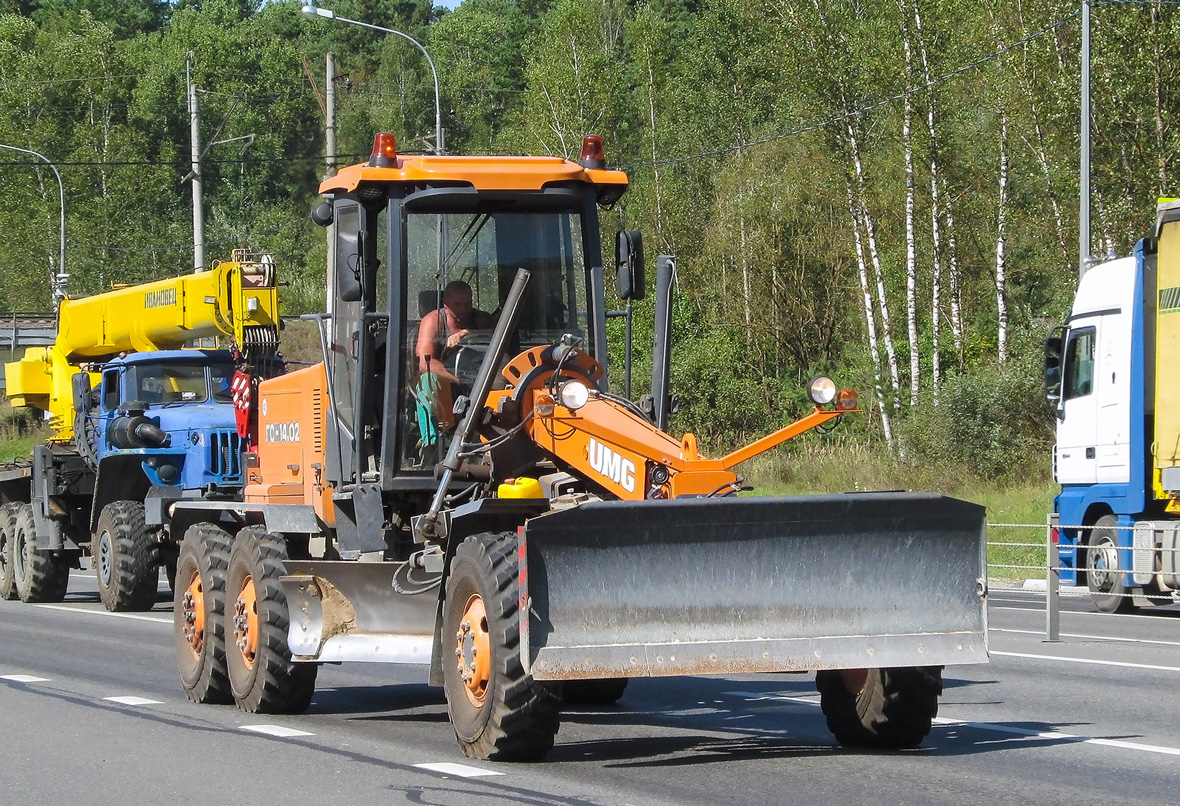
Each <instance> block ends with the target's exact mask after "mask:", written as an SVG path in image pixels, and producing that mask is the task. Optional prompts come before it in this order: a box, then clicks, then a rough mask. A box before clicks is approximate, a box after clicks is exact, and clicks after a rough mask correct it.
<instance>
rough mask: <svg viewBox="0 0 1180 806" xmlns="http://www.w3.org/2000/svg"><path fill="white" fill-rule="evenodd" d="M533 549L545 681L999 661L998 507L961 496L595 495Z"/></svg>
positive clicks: (525, 552) (528, 576)
mask: <svg viewBox="0 0 1180 806" xmlns="http://www.w3.org/2000/svg"><path fill="white" fill-rule="evenodd" d="M521 554H522V559H523V560H524V561H523V562H522V563H521V570H520V582H521V601H522V603H524V604H525V606H524V607H522V608H521V629H522V633H524V635H522V646H524V647H527V652H526V659H525V661H526V664H527V665H528V667H529V670H530V671H531V673H532V675H533V677H535V678H536V679H539V680H572V679H583V678H605V677H637V676H663V675H679V674H731V673H745V672H773V671H804V670H812V669H841V668H877V667H896V666H935V665H945V664H962V663H980V662H986V661H987V620H986V593H987V582H986V573H985V570H986V561H985V535H984V509H983V507H980V506H977V505H975V504H970V503H967V502H965V501H959V500H956V499H953V498H946V497H943V496H939V495H933V494H927V493H876V494H873V493H870V494H849V495H827V496H806V497H786V498H721V499H717V498H698V499H687V500H686V499H678V500H673V501H644V502H621V501H610V502H606V501H603V502H592V503H588V504H583V505H581V506H578V507H574V508H572V509H567V510H562V511H556V512H552V513H548V514H546V515H543V516H541V517H538V518H534V519H532V520H530V521H529V523H528V526H527V529H526V536H525V538H524V543H523V544H522V547H521Z"/></svg>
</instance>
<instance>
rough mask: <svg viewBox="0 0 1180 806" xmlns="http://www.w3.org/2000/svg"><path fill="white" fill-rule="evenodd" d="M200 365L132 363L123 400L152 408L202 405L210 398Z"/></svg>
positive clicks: (202, 367) (203, 371)
mask: <svg viewBox="0 0 1180 806" xmlns="http://www.w3.org/2000/svg"><path fill="white" fill-rule="evenodd" d="M205 369H206V368H205V366H204V365H203V364H133V365H132V366H131V367H129V368H128V370H127V389H126V395H125V399H127V400H142V401H143V402H145V403H149V404H152V405H167V404H169V403H203V402H205V400H207V399H208V397H209V392H208V383H207V381H206V379H205Z"/></svg>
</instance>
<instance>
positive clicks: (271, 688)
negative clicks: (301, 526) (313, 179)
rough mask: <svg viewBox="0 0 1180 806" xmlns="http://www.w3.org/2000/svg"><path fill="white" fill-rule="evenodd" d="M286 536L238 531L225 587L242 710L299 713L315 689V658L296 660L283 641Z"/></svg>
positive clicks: (232, 673)
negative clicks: (283, 582)
mask: <svg viewBox="0 0 1180 806" xmlns="http://www.w3.org/2000/svg"><path fill="white" fill-rule="evenodd" d="M286 559H287V544H286V541H285V540H284V539H283V538H282V537H281V536H279V535H275V534H268V533H267V532H266V530H265V529H264V528H262V527H249V528H246V529H243V530H242V531H240V532H238V536H237V537H235V538H234V545H233V549H232V551H231V552H230V555H229V575H228V581H227V587H226V591H227V594H226V611H225V635H226V665H227V668H228V670H229V681H230V691H231V693H232V694H233V697H234V702H235V703H237V706H238V707H239V708H241V709H242V710H243V711H247V712H249V713H262V714H300V713H303V712H304V711H306V710H307V707H308V706H309V705H311V698H312V695H313V694H315V680H316V673H317V672H318V671H319V666H318V665H317V664H314V663H295V662H293V661H292V660H291V650H290V647H289V646H288V644H287V625H288V623H289V621H290V618H289V615H288V612H287V596H286V594H285V593H284V592H283V586H282V584H281V583H280V581H279V580H280V579H281V578H282V576H283V574H284V573H285V572H284V570H283V561H284V560H286Z"/></svg>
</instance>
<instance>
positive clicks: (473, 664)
mask: <svg viewBox="0 0 1180 806" xmlns="http://www.w3.org/2000/svg"><path fill="white" fill-rule="evenodd" d="M516 552H517V547H516V536H515V535H514V534H513V533H512V532H504V533H501V534H490V533H488V534H478V535H472V536H471V537H468V538H467V539H466V540H464V541H463V542H462V543H461V544H459V547H458V548H457V549H456V550H455V556H454V558H453V559H452V560H451V570H450V575H449V576H448V578H447V588H446V600H445V601H444V602H443V629H442V649H443V664H442V665H443V686H444V688H445V691H446V697H447V712H448V713H449V714H450V717H451V725H452V726H453V727H454V729H455V737H456V738H457V739H458V740H459V746H460V747H462V748H463V752H464V753H465V754H467V755H468V756H470V757H471V758H481V759H492V760H495V761H534V760H537V759H540V758H542V757H543V756H544V755H545V754H546V753H547V752H549V750H550V748H552V747H553V740H554V737H556V735H557V730H558V727H559V726H560V711H559V705H560V701H559V699H558V698H557V696H555V695H554V694H553V693H552V692H551V691H550V690H549V688H547V687H546V686H544V685H542V684H540V683H538V682H536V681H535V680H533V678H532V675H528V674H525V671H524V666H523V665H522V663H521V658H520V652H521V646H520V624H519V622H518V611H517V582H516V580H517V566H516ZM452 651H453V653H454V655H455V657H456V661H451V660H450V659H449V658H450V656H451V654H452Z"/></svg>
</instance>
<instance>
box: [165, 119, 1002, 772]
mask: <svg viewBox="0 0 1180 806" xmlns="http://www.w3.org/2000/svg"><path fill="white" fill-rule="evenodd" d="M627 185H628V179H627V176H626V175H625V174H623V173H621V172H619V171H612V170H607V169H606V167H605V160H604V157H603V153H602V147H601V140H600V139H598V138H593V137H590V138H587V139H586V142H585V144H584V147H583V151H582V155H581V159H580V160H579V161H577V162H574V161H570V160H564V159H560V158H546V157H459V156H407V155H401V154H398V153H397V152H396V149H395V145H394V143H393V139H392V137H390V136H389V135H378V137H377V139H376V142H375V144H374V149H373V153H372V156H371V157H370V159H369V161H368V162H367V163H365V164H362V165H355V166H352V167H349V168H346V169H344V170H342V171H341V172H340V173H339V174H338V175H336V176H334V177H332V178H330V179H328V180H326V181H325V182H324V183H323V185H322V186H321V191H322V192H323V193H324V194H325V196H326V197H327V199H328V201H327V202H325V203H322V204H321V205H319V206H318V207H317V208H316V210H315V212H314V213H313V218H314V219H315V220H316V221H317V223H320V224H322V225H325V226H329V227H331V229H330V230H329V231H330V232H331V236H330V244H331V246H330V249H329V281H330V289H329V300H330V305H331V310H330V313H328V314H318V315H315V316H314V317H313V318H314V319H316V320H317V321H318V322H319V326H320V332H321V336H322V343H323V362H322V363H320V364H317V365H315V366H312V367H309V368H307V369H303V370H300V371H296V372H291V373H289V374H287V375H284V376H282V377H279V378H274V379H272V380H267V381H264V382H263V383H262V384H261V385H260V387H259V393H258V395H257V396H256V400H255V401H254V405H255V406H257V413H258V434H257V439H256V444H257V450H256V453H254V454H252V455H251V456H250V457H249V460H248V462H247V464H248V466H249V469H248V483H247V486H246V489H245V496H244V500H243V501H239V502H224V501H221V502H204V501H192V502H189V501H182V502H179V503H178V504H177V505H176V509H175V511H174V513H173V528H174V530H175V531H176V532H177V533H180V532H181V531H183V533H184V535H185V537H184V542H183V545H182V549H181V553H180V562H179V567H178V570H177V585H176V591H177V593H176V601H175V614H176V615H175V618H176V628H175V636H176V638H175V644H176V652H177V658H178V663H179V668H180V675H181V679H182V683H183V685H184V688H185V691H186V692H187V693H188V696H189V697H190V698H191V699H193V700H195V701H198V702H229V701H234V702H236V703H237V704H238V705H239V706H240V707H242V708H244V709H246V710H248V711H264V712H287V713H290V712H298V711H301V710H303V709H304V708H306V706H307V705H308V703H309V702H310V699H311V696H312V692H313V691H314V687H315V676H316V670H317V668H318V664H321V663H337V662H344V661H369V662H387V663H410V664H422V665H425V666H429V669H430V680H431V682H432V683H433V684H435V685H441V686H443V687H444V689H445V693H446V700H447V707H448V711H449V714H450V719H451V723H452V725H453V727H454V730H455V733H456V736H457V737H458V740H459V743H460V745H461V747H462V749H463V751H464V752H465V753H466V754H467V755H469V756H473V757H477V758H490V759H502V760H529V759H537V758H540V757H542V756H543V755H544V754H545V753H546V752H547V751H548V750H549V748H550V747H551V746H552V745H553V743H554V740H555V736H556V734H557V731H558V726H559V722H560V714H561V708H562V704H563V702H568V701H581V702H598V703H609V702H613V701H615V700H617V699H618V698H619V697H620V696H622V694H623V691H624V687H625V685H626V683H627V680H628V679H629V678H632V677H640V676H673V675H695V674H735V673H763V672H776V671H786V672H811V671H814V672H816V683H817V686H818V688H819V692H820V697H821V704H822V706H823V711H824V713H825V715H826V717H827V720H828V725H829V727H830V728H831V729H832V731H833V732H834V734H835V735H836V737H837V739H838V740H839V741H841V742H843V743H845V744H849V745H862V746H871V747H887V748H889V747H908V746H914V745H916V744H918V743H920V742H921V741H922V739H923V738H924V737H925V736H926V734H927V733H928V732H929V730H930V726H931V721H932V719H933V718H934V716H935V714H936V712H937V706H938V697H939V695H940V694H941V690H942V678H941V672H942V667H943V666H944V665H947V664H963V663H978V662H985V661H986V660H987V633H986V620H985V598H986V576H985V561H984V513H983V510H982V508H981V507H978V506H976V505H974V504H969V503H966V502H963V501H957V500H954V499H950V498H945V497H942V496H938V495H933V494H927V493H868V494H864V493H862V494H847V495H824V496H804V497H777V498H776V497H750V496H739V495H738V493H739V491H740V490H741V489H742V480H741V478H740V477H739V476H738V474H737V473H736V472H735V470H734V467H735V466H736V465H737V464H739V463H740V462H742V461H744V460H746V459H749V458H750V457H751V456H754V455H756V454H757V453H760V452H761V451H764V450H767V449H769V448H771V447H773V446H774V445H777V444H779V443H781V442H782V441H784V440H786V439H788V438H790V437H792V436H795V435H797V434H800V433H803V432H805V431H807V430H808V429H810V428H813V427H815V426H817V425H821V424H823V423H826V422H828V421H830V420H832V419H833V418H836V417H839V416H842V415H843V414H844V413H846V412H847V411H851V410H854V409H855V406H856V403H855V396H854V395H853V394H852V393H849V392H838V391H837V390H836V387H835V385H834V384H833V383H832V382H831V380H829V379H827V378H818V379H816V380H814V381H813V382H812V383H811V384H810V385H809V395H810V397H811V399H812V401H813V402H814V404H815V409H814V411H813V412H812V413H810V414H808V415H807V416H806V417H804V418H803V419H802V420H800V421H799V422H797V423H794V424H792V425H790V426H788V427H786V428H784V429H782V430H781V431H779V432H776V433H775V434H772V435H770V436H768V437H766V438H764V439H762V440H760V441H758V442H756V443H754V444H753V445H751V446H749V447H748V448H745V449H743V450H739V451H737V452H735V453H733V454H730V455H729V456H726V457H723V458H721V459H708V458H705V457H702V456H701V455H700V454H699V452H698V449H697V445H696V440H695V438H694V437H693V436H692V435H691V434H686V435H685V436H684V437H683V438H680V439H677V438H675V437H673V436H671V435H670V434H668V433H667V431H666V430H665V428H666V422H667V402H668V395H667V393H666V391H667V390H666V388H665V386H664V385H663V384H662V383H656V384H655V386H656V394H655V395H654V403H653V404H652V405H649V406H646V407H644V406H641V405H638V404H636V403H635V402H633V401H631V400H629V399H627V398H626V397H624V396H621V395H618V394H615V393H613V392H612V391H611V389H612V386H611V385H610V384H608V382H607V362H606V356H607V349H606V323H607V319H608V316H610V315H614V312H610V311H608V310H607V306H606V303H605V292H604V269H603V260H602V252H603V248H602V243H601V241H600V236H599V224H598V208H599V207H600V206H609V205H611V204H613V203H614V202H616V201H618V199H619V198H620V197H621V196H622V194H623V193H624V192H625V191H626V189H627ZM617 243H618V248H617V252H616V264H617V266H618V270H617V271H618V276H617V281H618V286H619V290H620V292H621V295H622V296H623V297H624V298H627V299H629V298H638V296H639V295H640V294H641V293H642V289H643V287H644V280H643V256H642V249H641V245H640V244H641V240H640V238H639V236H638V234H637V233H633V232H628V233H621V234H620V236H619V238H618V241H617ZM670 265H671V263H670V261H667V260H664V259H662V260H661V266H662V267H667V266H670ZM455 280H463V281H464V282H465V283H466V284H467V286H468V287H469V288H470V289H471V291H472V298H473V299H472V302H473V306H474V307H475V308H476V309H478V310H480V311H483V312H485V313H487V314H488V315H489V319H490V320H491V321H494V323H495V326H494V328H492V329H491V331H490V332H477V331H475V330H470V331H467V332H464V333H461V334H458V333H457V334H456V335H457V336H461V337H462V338H456V339H454V340H448V343H447V349H445V350H440V353H441V355H440V356H439V357H440V358H441V360H442V361H443V362H444V363H445V366H446V374H445V376H443V377H440V376H439V374H438V373H433V377H432V373H431V372H426V371H424V369H426V368H429V366H430V364H429V363H428V362H426V361H424V360H423V356H422V355H419V354H418V351H419V350H420V348H419V347H418V344H419V338H418V334H419V330H420V327H421V324H420V323H421V322H423V320H425V319H427V318H428V317H434V318H435V319H436V320H438V321H441V319H440V318H441V317H443V316H446V312H445V311H444V310H443V305H444V301H445V298H444V293H443V291H444V289H445V288H446V287H447V286H448V284H450V283H451V282H452V281H455ZM657 285H658V287H659V290H660V291H661V294H660V297H659V299H660V300H665V301H666V299H667V298H668V296H669V294H667V293H664V292H668V291H669V290H670V287H671V283H670V282H669V280H668V276H667V273H666V272H663V273H661V276H660V278H659V282H658V283H657ZM628 308H630V305H628ZM657 316H658V317H661V318H662V321H663V322H665V323H666V322H667V306H666V305H658V307H657ZM668 332H669V331H667V329H666V328H665V331H664V337H663V338H664V341H663V343H662V344H661V345H657V349H656V350H655V353H656V359H655V364H656V367H657V371H656V372H655V373H654V375H655V376H657V377H658V378H666V377H667V356H668V354H669V351H668V349H667V334H668ZM444 384H449V385H450V386H449V388H448V389H447V390H446V391H449V392H451V393H452V394H451V395H450V397H449V398H447V396H446V395H442V394H441V392H442V391H443V385H444ZM440 399H450V400H452V401H453V403H451V404H450V406H451V408H450V410H449V411H447V410H445V409H440Z"/></svg>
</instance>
